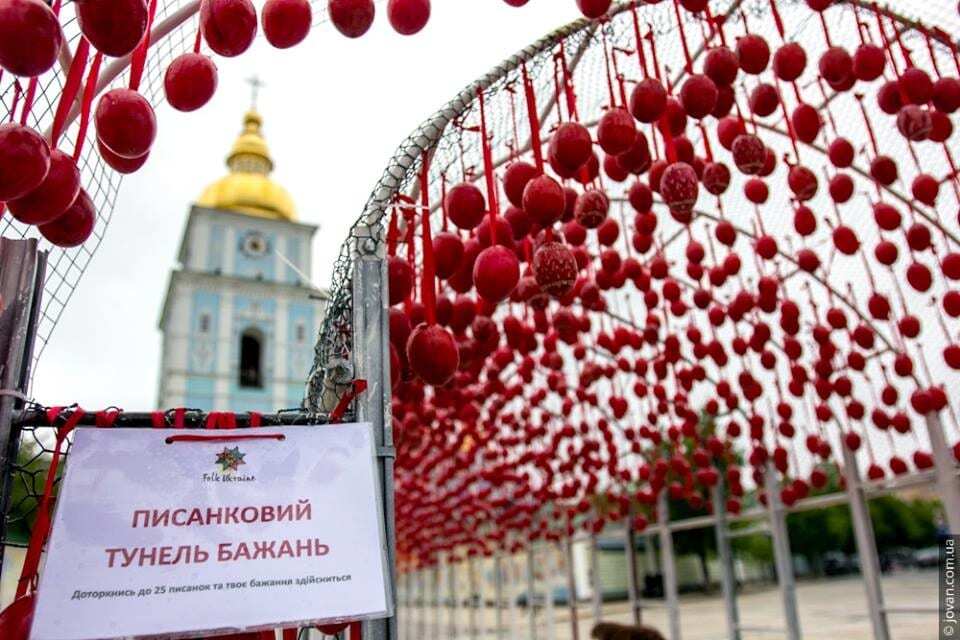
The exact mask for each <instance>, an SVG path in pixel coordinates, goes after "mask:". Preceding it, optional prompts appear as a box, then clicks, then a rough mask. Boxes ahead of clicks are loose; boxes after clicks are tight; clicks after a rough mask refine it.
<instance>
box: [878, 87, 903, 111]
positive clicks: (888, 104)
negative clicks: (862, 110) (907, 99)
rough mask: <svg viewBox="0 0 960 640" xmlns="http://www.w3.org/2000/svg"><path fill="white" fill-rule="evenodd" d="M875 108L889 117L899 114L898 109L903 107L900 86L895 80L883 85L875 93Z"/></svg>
mask: <svg viewBox="0 0 960 640" xmlns="http://www.w3.org/2000/svg"><path fill="white" fill-rule="evenodd" d="M877 106H879V107H880V110H881V111H883V112H884V113H886V114H889V115H895V114H897V113H899V111H900V107H902V106H903V98H902V97H901V95H900V84H899V83H898V82H897V81H896V80H891V81H890V82H887V83H885V84H884V85H883V86H882V87H880V90H879V91H877Z"/></svg>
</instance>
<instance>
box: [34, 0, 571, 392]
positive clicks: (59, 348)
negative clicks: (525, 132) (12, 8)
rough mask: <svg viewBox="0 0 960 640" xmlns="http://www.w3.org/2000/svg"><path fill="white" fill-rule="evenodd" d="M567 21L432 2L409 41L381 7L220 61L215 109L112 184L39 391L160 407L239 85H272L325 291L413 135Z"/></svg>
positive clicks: (273, 110) (168, 117)
mask: <svg viewBox="0 0 960 640" xmlns="http://www.w3.org/2000/svg"><path fill="white" fill-rule="evenodd" d="M258 4H259V3H258ZM318 4H324V3H318ZM576 17H577V10H576V5H575V3H574V2H573V0H563V1H561V0H533V1H532V2H530V4H529V5H528V6H526V7H523V8H512V7H509V6H507V5H506V4H505V3H504V2H503V1H502V0H483V1H480V0H470V1H465V0H440V1H438V2H434V7H433V17H432V19H431V21H430V23H429V24H428V25H427V27H426V29H425V30H424V31H423V32H421V33H420V34H418V35H416V36H413V37H407V38H404V37H401V36H398V35H396V34H394V33H393V31H392V30H391V28H390V26H389V24H388V23H387V21H386V16H385V11H384V10H383V6H382V5H381V6H378V16H377V20H376V22H375V24H374V26H373V28H372V29H371V31H370V32H369V33H368V34H367V35H366V36H365V37H363V38H360V39H359V40H348V39H347V38H344V37H342V36H341V35H340V34H339V33H337V32H336V31H335V30H334V29H333V27H332V26H330V25H329V24H324V25H321V26H319V27H317V28H315V29H314V30H313V32H312V33H311V34H310V36H309V37H308V38H307V40H306V41H305V42H304V43H302V44H301V45H299V46H297V47H295V48H293V49H289V50H286V51H277V50H274V49H272V48H271V47H270V46H269V45H268V44H267V42H266V41H265V40H264V38H263V37H262V35H260V36H258V38H257V42H256V44H255V45H254V46H253V47H252V48H251V50H249V51H248V52H247V53H245V54H244V55H242V56H240V57H239V58H235V59H231V60H227V59H217V61H216V62H217V65H218V67H219V70H220V85H219V88H218V91H217V95H216V96H215V97H214V99H213V100H212V101H211V103H210V104H208V105H207V106H206V107H205V108H204V109H203V110H201V111H199V112H195V113H192V114H181V113H177V112H175V111H173V110H172V109H170V108H169V107H165V106H164V107H161V108H160V109H159V110H158V112H157V116H158V120H159V128H160V131H159V136H158V139H157V142H156V144H155V145H154V148H153V152H152V156H151V159H150V162H149V163H148V164H147V165H146V167H145V168H144V169H142V170H141V171H140V172H139V173H137V174H135V175H134V176H131V177H129V178H126V179H125V180H124V181H123V183H122V185H121V188H120V195H119V199H118V202H117V205H116V210H115V212H114V217H113V221H112V223H111V224H110V227H109V228H108V230H107V233H106V238H105V240H104V242H103V244H102V245H101V247H100V250H99V252H98V253H97V255H96V256H95V257H94V259H93V262H92V264H91V265H90V268H89V269H88V271H87V273H86V275H85V276H84V278H83V279H82V281H81V283H80V286H79V287H78V289H77V292H76V294H75V296H74V298H73V300H72V301H71V302H70V305H69V306H68V308H67V310H66V311H65V313H64V315H63V317H62V319H61V321H60V324H59V325H58V327H57V328H56V329H55V330H54V333H53V336H52V339H51V341H50V344H49V345H48V346H47V348H46V351H45V352H44V354H43V357H42V359H41V360H40V363H39V366H38V368H37V370H36V376H35V378H34V387H33V395H34V397H35V398H36V399H37V401H38V402H41V403H43V404H46V405H54V404H69V403H73V402H78V403H80V404H81V405H82V406H84V408H87V409H98V408H102V407H105V406H108V405H117V406H120V407H122V408H124V409H127V410H145V409H153V408H155V407H154V405H155V404H156V401H157V377H158V370H159V363H160V332H159V330H158V329H157V322H158V318H159V314H160V307H161V304H162V301H163V295H164V292H165V290H166V286H167V280H168V277H169V273H170V271H171V269H173V268H174V267H175V265H176V262H175V260H176V253H177V248H178V245H179V242H180V238H181V234H182V232H183V226H184V223H185V221H186V216H187V212H188V210H189V205H190V203H191V202H193V201H194V200H196V199H197V198H198V197H199V195H200V193H201V192H202V191H203V189H204V187H205V186H206V185H207V184H209V183H211V182H213V181H214V180H216V179H217V178H219V177H220V176H221V175H223V174H224V173H225V171H226V169H225V167H224V157H225V156H226V153H227V151H228V150H229V148H230V145H231V144H232V143H233V140H234V139H235V138H236V136H237V133H238V132H239V130H240V127H241V118H242V116H243V113H244V111H246V109H247V108H248V106H249V102H250V88H249V86H248V85H247V84H246V83H245V82H244V79H245V78H247V77H249V76H251V75H252V74H257V75H259V76H260V77H261V78H262V79H263V81H264V82H265V83H266V85H267V86H266V88H265V89H264V90H263V91H262V92H261V95H260V100H259V110H260V112H261V113H262V114H263V116H264V133H265V135H266V138H267V141H268V142H269V144H270V147H271V150H272V152H273V155H274V159H275V161H276V165H277V166H276V172H275V174H274V177H275V178H276V180H277V181H278V182H280V183H281V184H282V185H284V186H285V187H286V188H287V189H288V190H289V191H290V193H291V194H292V196H293V198H294V200H295V201H296V203H297V206H298V208H299V215H300V219H301V220H303V221H305V222H311V223H314V224H319V225H320V227H321V228H320V231H319V232H318V234H317V238H316V242H315V244H314V253H313V256H314V273H313V277H314V280H315V282H316V283H317V284H319V285H322V286H325V285H327V284H328V282H329V278H330V273H331V267H332V265H333V260H334V258H335V257H336V255H337V252H338V250H339V246H340V244H341V242H342V241H343V238H344V237H345V235H346V233H347V230H348V229H349V226H350V224H351V223H352V221H353V220H354V219H355V218H356V217H357V216H358V215H359V213H360V211H361V209H362V207H363V205H364V204H365V202H366V200H367V197H368V195H369V194H370V191H371V189H372V188H373V186H374V184H375V183H376V181H377V179H378V178H379V177H380V174H381V173H382V171H383V169H384V168H385V167H386V164H387V161H388V160H389V159H390V157H391V156H392V155H393V152H394V150H395V149H396V147H397V146H398V145H399V144H400V143H401V142H402V141H403V139H404V138H405V137H406V136H407V134H409V133H410V132H411V131H412V130H413V129H414V128H415V127H416V126H417V125H419V124H420V122H422V121H423V120H424V119H426V118H427V117H428V116H429V115H431V114H432V113H433V112H434V111H436V110H437V109H438V108H440V107H441V106H442V105H443V104H444V103H446V102H447V101H448V100H449V99H450V98H452V97H453V96H454V95H455V94H456V93H457V92H458V91H459V90H460V89H461V88H462V87H463V86H465V85H467V84H468V83H470V82H471V81H473V80H475V79H476V78H477V77H479V76H480V75H482V74H483V73H485V72H487V71H488V70H489V69H491V68H492V67H494V66H495V65H496V64H498V63H499V62H500V61H501V60H503V59H504V58H506V57H508V56H510V55H512V54H513V53H515V52H516V51H518V50H520V49H522V48H523V47H525V46H526V45H528V44H530V43H531V42H533V41H534V40H536V39H538V38H540V37H541V36H543V35H545V34H546V33H547V32H549V31H551V30H552V29H554V28H556V27H558V26H561V25H563V24H565V23H567V22H569V21H570V20H572V19H574V18H576Z"/></svg>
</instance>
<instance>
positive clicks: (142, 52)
mask: <svg viewBox="0 0 960 640" xmlns="http://www.w3.org/2000/svg"><path fill="white" fill-rule="evenodd" d="M156 12H157V0H150V8H149V12H148V14H147V31H146V33H145V34H144V36H143V40H141V41H140V44H139V45H137V48H136V49H134V51H133V56H132V57H131V58H130V88H131V89H133V90H134V91H136V90H138V89H139V88H140V80H141V79H142V78H143V68H144V66H145V64H146V61H147V50H148V49H149V48H150V29H152V28H153V17H154V15H155V14H156Z"/></svg>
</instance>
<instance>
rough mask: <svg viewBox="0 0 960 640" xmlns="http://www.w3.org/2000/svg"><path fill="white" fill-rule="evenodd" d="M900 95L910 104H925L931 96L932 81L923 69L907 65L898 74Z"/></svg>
mask: <svg viewBox="0 0 960 640" xmlns="http://www.w3.org/2000/svg"><path fill="white" fill-rule="evenodd" d="M899 84H900V92H901V95H902V96H903V97H904V98H905V99H906V101H907V102H909V103H911V104H917V105H922V104H927V103H928V102H930V100H931V99H932V98H933V81H932V80H931V79H930V76H929V75H928V74H927V72H926V71H924V70H923V69H919V68H917V67H908V68H907V69H905V70H904V72H903V73H902V74H900V83H899Z"/></svg>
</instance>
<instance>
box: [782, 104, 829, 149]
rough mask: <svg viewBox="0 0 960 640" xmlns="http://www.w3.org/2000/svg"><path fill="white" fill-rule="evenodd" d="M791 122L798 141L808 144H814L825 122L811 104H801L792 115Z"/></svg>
mask: <svg viewBox="0 0 960 640" xmlns="http://www.w3.org/2000/svg"><path fill="white" fill-rule="evenodd" d="M790 122H791V123H792V124H793V132H794V133H795V134H796V136H797V140H800V141H801V142H805V143H807V144H810V143H812V142H813V141H814V140H816V139H817V136H818V135H820V127H821V126H823V121H822V120H821V119H820V114H819V113H817V110H816V109H815V108H814V107H812V106H810V105H809V104H805V103H804V104H799V105H797V108H796V109H794V110H793V113H792V114H791V115H790Z"/></svg>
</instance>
